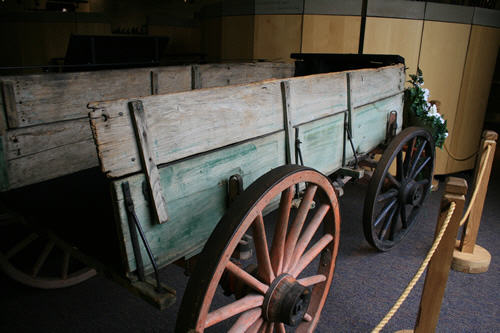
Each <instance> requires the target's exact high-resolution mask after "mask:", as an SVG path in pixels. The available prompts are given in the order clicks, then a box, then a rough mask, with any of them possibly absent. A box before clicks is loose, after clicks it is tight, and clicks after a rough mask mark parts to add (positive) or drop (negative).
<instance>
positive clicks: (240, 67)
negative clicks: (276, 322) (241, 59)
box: [198, 62, 295, 88]
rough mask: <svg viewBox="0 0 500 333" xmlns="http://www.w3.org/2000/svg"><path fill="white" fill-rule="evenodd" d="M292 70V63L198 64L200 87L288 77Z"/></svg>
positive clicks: (291, 74) (293, 68) (293, 69)
mask: <svg viewBox="0 0 500 333" xmlns="http://www.w3.org/2000/svg"><path fill="white" fill-rule="evenodd" d="M294 71H295V66H294V65H293V64H286V63H270V62H262V63H259V62H256V63H241V64H207V65H199V66H198V73H199V74H198V75H199V79H200V88H212V87H222V86H228V85H233V84H247V83H251V82H256V81H261V80H267V79H273V78H274V79H282V78H288V77H292V76H293V74H294Z"/></svg>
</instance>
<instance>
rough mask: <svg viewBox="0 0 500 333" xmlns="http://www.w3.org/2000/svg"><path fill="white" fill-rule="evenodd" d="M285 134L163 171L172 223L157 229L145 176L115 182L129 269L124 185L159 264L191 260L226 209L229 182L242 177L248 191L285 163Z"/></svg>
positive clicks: (132, 267)
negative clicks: (188, 258) (248, 187)
mask: <svg viewBox="0 0 500 333" xmlns="http://www.w3.org/2000/svg"><path fill="white" fill-rule="evenodd" d="M284 142H285V140H284V132H283V131H280V132H278V133H275V134H272V135H269V136H265V137H262V138H259V139H255V140H250V141H247V142H243V143H240V144H236V145H233V146H231V147H226V148H224V149H220V150H215V151H212V152H209V153H206V154H202V155H199V156H196V157H193V158H189V159H186V160H182V161H179V162H175V163H172V164H171V165H168V166H165V167H163V168H160V170H159V172H160V177H161V185H162V189H163V194H164V196H165V198H166V201H167V210H168V212H169V221H168V222H167V223H164V224H157V223H155V222H154V221H155V220H154V218H152V215H151V206H150V203H149V201H148V199H147V198H146V196H145V194H144V190H143V182H144V181H145V177H144V176H143V175H142V174H138V175H134V176H129V177H126V178H124V179H121V180H117V181H114V182H113V191H114V193H115V197H116V201H115V202H114V206H115V210H116V211H117V215H118V217H119V221H118V226H119V229H120V230H121V235H122V237H123V239H122V240H121V241H122V249H123V250H124V253H123V254H124V257H125V258H126V259H125V262H126V270H127V271H129V272H130V271H134V270H135V268H136V266H135V265H136V264H135V257H134V253H133V248H132V244H131V239H130V232H129V227H128V219H127V213H126V210H125V206H124V201H123V193H122V189H121V184H122V183H123V182H129V184H130V187H131V193H132V199H133V201H134V207H135V211H136V213H137V216H138V218H139V221H140V222H141V225H142V227H143V229H144V231H145V234H146V238H147V239H148V242H149V244H150V246H151V249H152V251H153V253H154V255H155V258H156V259H157V261H158V264H159V265H165V264H168V263H171V262H172V261H175V260H177V259H179V258H182V257H185V256H191V255H194V254H196V253H198V252H199V251H201V248H202V247H203V245H204V243H205V241H206V240H207V239H208V236H209V235H210V233H211V232H212V230H213V228H215V226H216V224H217V223H218V222H219V220H220V218H221V217H222V216H223V214H224V212H225V211H226V207H227V183H226V181H227V180H228V178H229V177H230V176H231V175H234V174H239V175H241V176H242V178H243V183H244V185H245V187H246V186H248V185H250V184H251V183H252V182H254V181H255V180H256V179H257V178H258V177H260V176H261V175H263V174H264V173H266V172H267V171H269V170H270V169H272V168H274V167H277V166H280V165H283V164H285V148H284ZM141 253H142V256H143V262H144V263H145V265H146V267H145V268H146V271H148V270H151V268H152V267H151V265H150V263H149V259H148V257H147V255H146V250H145V249H144V248H142V249H141Z"/></svg>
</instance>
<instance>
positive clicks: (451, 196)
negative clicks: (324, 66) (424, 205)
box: [415, 177, 467, 333]
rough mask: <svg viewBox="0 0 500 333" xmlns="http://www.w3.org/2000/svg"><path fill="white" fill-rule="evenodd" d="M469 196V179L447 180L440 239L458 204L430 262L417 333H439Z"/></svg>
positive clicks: (440, 223)
mask: <svg viewBox="0 0 500 333" xmlns="http://www.w3.org/2000/svg"><path fill="white" fill-rule="evenodd" d="M466 193H467V182H466V181H465V179H461V178H454V177H450V178H448V179H447V180H446V184H445V194H444V195H443V198H442V200H441V208H440V214H439V219H438V223H437V225H436V236H437V234H438V233H439V230H440V229H441V226H442V225H443V223H444V221H445V219H446V215H447V214H448V208H449V207H450V203H451V202H455V204H456V207H455V212H454V214H453V216H452V217H451V220H450V222H449V224H448V228H447V229H446V232H445V233H444V235H443V238H442V239H441V242H440V243H439V245H438V247H437V249H436V252H434V255H433V256H432V259H431V261H430V262H429V267H428V269H427V274H426V276H425V282H424V290H423V292H422V298H421V300H420V308H419V312H418V317H417V323H416V325H415V332H416V333H429V332H434V331H435V330H436V326H437V323H438V319H439V312H440V310H441V303H442V301H443V296H444V290H445V287H446V282H447V281H448V274H449V271H450V266H451V259H452V254H453V249H454V248H455V240H456V238H457V233H458V228H459V225H460V219H461V217H462V213H463V210H464V205H465V194H466Z"/></svg>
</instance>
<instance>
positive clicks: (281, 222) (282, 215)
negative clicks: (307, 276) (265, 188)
mask: <svg viewBox="0 0 500 333" xmlns="http://www.w3.org/2000/svg"><path fill="white" fill-rule="evenodd" d="M293 195H294V188H293V186H292V187H290V188H288V189H287V190H285V191H284V192H283V193H281V200H280V206H279V218H278V222H277V223H276V227H275V228H274V237H273V243H272V245H271V266H272V267H273V270H274V273H275V274H276V275H280V274H281V272H282V268H283V256H284V251H285V241H286V232H287V229H288V220H289V218H290V209H291V207H292V199H293Z"/></svg>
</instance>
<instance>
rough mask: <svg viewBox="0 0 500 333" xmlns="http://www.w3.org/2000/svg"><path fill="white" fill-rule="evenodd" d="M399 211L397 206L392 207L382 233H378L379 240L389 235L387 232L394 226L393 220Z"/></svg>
mask: <svg viewBox="0 0 500 333" xmlns="http://www.w3.org/2000/svg"><path fill="white" fill-rule="evenodd" d="M397 209H398V206H397V205H395V206H394V207H392V209H391V212H390V214H389V216H388V218H387V219H385V221H384V224H383V225H382V228H381V229H380V231H379V233H378V238H379V239H384V237H385V235H386V234H387V231H388V230H389V227H390V226H391V225H392V220H393V217H394V214H395V213H396V211H397Z"/></svg>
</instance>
